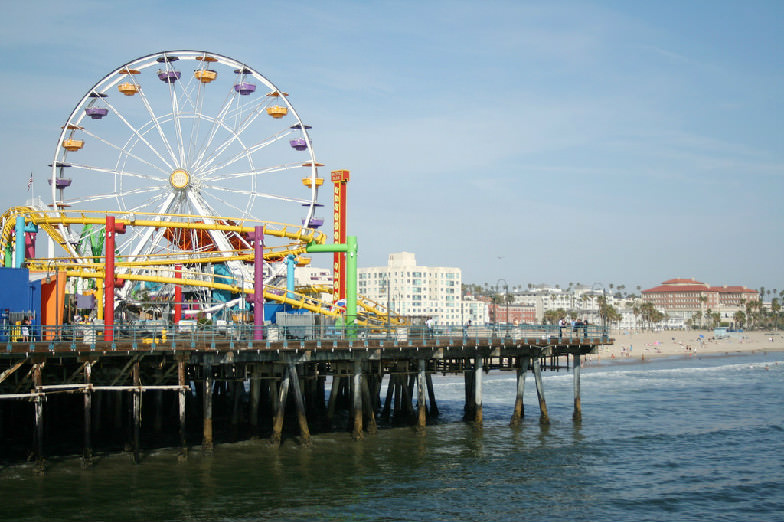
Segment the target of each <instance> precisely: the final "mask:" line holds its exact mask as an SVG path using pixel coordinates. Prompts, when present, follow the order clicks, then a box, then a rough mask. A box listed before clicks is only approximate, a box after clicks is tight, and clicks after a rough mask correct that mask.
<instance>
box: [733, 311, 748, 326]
mask: <svg viewBox="0 0 784 522" xmlns="http://www.w3.org/2000/svg"><path fill="white" fill-rule="evenodd" d="M733 319H734V320H735V328H743V325H744V324H745V323H746V314H745V313H743V311H742V310H738V311H737V312H735V315H734V316H733Z"/></svg>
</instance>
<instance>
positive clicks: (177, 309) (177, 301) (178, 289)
mask: <svg viewBox="0 0 784 522" xmlns="http://www.w3.org/2000/svg"><path fill="white" fill-rule="evenodd" d="M174 278H175V279H182V265H174ZM181 319H182V285H174V324H177V323H179V322H180V320H181Z"/></svg>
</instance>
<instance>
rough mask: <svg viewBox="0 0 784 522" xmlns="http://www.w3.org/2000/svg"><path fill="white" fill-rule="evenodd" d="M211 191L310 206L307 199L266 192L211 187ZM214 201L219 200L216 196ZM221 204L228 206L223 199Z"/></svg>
mask: <svg viewBox="0 0 784 522" xmlns="http://www.w3.org/2000/svg"><path fill="white" fill-rule="evenodd" d="M213 190H216V191H218V192H225V193H227V194H235V195H238V196H239V195H242V196H252V197H259V198H266V199H275V200H278V201H287V202H289V203H298V204H301V205H308V204H310V200H309V199H303V198H292V197H291V196H279V195H277V194H268V193H266V192H255V191H252V190H241V189H232V188H226V187H213ZM212 197H214V198H215V199H219V198H218V197H217V196H215V195H212ZM220 201H221V203H224V204H228V203H227V202H226V201H224V200H223V199H220Z"/></svg>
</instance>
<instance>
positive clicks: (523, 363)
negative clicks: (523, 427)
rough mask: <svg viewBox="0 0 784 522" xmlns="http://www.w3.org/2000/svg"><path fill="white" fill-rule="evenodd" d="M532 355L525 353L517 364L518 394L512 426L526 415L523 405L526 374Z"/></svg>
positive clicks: (516, 424)
mask: <svg viewBox="0 0 784 522" xmlns="http://www.w3.org/2000/svg"><path fill="white" fill-rule="evenodd" d="M530 361H531V357H530V356H528V355H523V356H521V357H520V358H519V359H518V366H517V395H516V396H515V405H514V413H512V421H511V422H510V423H509V424H510V426H519V425H520V421H521V420H522V419H523V417H524V416H525V406H524V405H523V392H524V391H525V374H526V373H527V372H528V364H529V363H530Z"/></svg>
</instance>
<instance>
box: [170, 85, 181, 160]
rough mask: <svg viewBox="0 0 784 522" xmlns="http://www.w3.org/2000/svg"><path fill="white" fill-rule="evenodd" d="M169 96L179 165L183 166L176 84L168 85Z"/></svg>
mask: <svg viewBox="0 0 784 522" xmlns="http://www.w3.org/2000/svg"><path fill="white" fill-rule="evenodd" d="M169 96H170V97H171V104H172V118H173V119H174V134H175V137H176V138H177V150H178V152H179V154H180V162H179V165H185V143H184V142H183V139H182V123H181V122H180V118H181V116H182V115H181V114H180V102H179V98H178V96H177V82H171V83H169Z"/></svg>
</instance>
